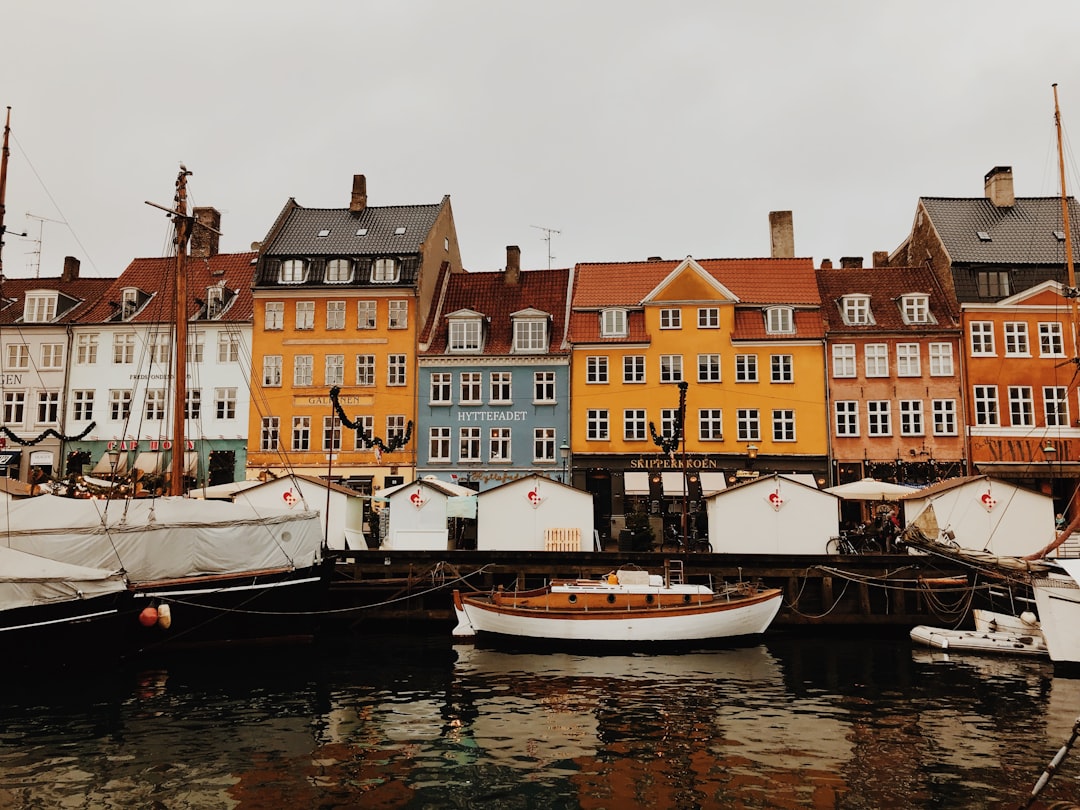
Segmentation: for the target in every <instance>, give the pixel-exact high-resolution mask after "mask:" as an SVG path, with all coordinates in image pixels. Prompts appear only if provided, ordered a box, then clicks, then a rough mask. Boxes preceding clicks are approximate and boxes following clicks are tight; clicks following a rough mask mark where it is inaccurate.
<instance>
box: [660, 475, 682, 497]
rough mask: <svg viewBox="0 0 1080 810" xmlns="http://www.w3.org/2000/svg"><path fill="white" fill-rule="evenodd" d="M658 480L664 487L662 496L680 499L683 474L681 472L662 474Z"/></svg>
mask: <svg viewBox="0 0 1080 810" xmlns="http://www.w3.org/2000/svg"><path fill="white" fill-rule="evenodd" d="M660 480H661V482H662V483H663V485H664V494H665V495H670V496H673V497H679V498H681V497H682V495H683V474H682V473H681V472H662V473H660Z"/></svg>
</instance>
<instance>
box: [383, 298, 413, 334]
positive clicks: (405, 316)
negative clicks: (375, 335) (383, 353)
mask: <svg viewBox="0 0 1080 810" xmlns="http://www.w3.org/2000/svg"><path fill="white" fill-rule="evenodd" d="M388 307H389V310H390V311H389V313H388V315H387V324H386V325H387V327H388V328H390V329H408V328H409V302H408V301H401V300H394V301H390V302H388Z"/></svg>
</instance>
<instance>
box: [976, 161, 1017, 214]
mask: <svg viewBox="0 0 1080 810" xmlns="http://www.w3.org/2000/svg"><path fill="white" fill-rule="evenodd" d="M983 188H984V189H985V191H986V198H987V199H988V200H990V202H992V203H993V204H994V205H996V206H997V207H998V208H1011V207H1012V206H1014V205H1016V194H1015V193H1014V192H1013V175H1012V166H995V167H994V168H992V169H991V170H990V171H989V172H987V173H986V177H984V178H983Z"/></svg>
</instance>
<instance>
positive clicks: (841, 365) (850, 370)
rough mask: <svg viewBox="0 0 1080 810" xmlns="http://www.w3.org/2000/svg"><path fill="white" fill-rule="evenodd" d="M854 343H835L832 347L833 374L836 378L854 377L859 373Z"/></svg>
mask: <svg viewBox="0 0 1080 810" xmlns="http://www.w3.org/2000/svg"><path fill="white" fill-rule="evenodd" d="M855 360H856V358H855V344H854V343H834V344H833V347H832V375H833V378H834V379H853V378H854V377H856V376H857V375H858V373H859V372H858V366H857V364H856V362H855Z"/></svg>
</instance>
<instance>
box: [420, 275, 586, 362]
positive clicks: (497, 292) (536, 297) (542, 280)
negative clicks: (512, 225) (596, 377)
mask: <svg viewBox="0 0 1080 810" xmlns="http://www.w3.org/2000/svg"><path fill="white" fill-rule="evenodd" d="M504 279H505V273H503V272H495V273H451V274H450V276H449V279H448V284H449V286H448V287H447V289H446V295H445V297H444V298H443V302H442V305H441V307H439V315H438V321H437V322H434V321H433V323H432V324H430V325H429V328H428V330H427V331H428V333H429V334H428V335H427V338H428V340H429V341H430V346H429V348H428V350H427V351H426V352H425V354H427V355H432V354H443V353H445V351H446V342H447V336H448V332H449V327H448V325H447V318H446V316H447V315H449V314H450V313H453V312H457V311H458V310H462V309H470V310H474V311H476V312H479V313H481V314H483V315H484V316H485V318H486V329H487V333H486V335H485V339H484V350H483V354H485V355H501V354H510V353H511V349H512V347H513V338H514V334H513V328H512V323H511V319H510V315H511V314H512V313H515V312H520V311H521V310H524V309H537V310H540V311H541V312H546V313H548V314H549V315H550V316H551V324H550V328H551V331H550V344H549V349H548V352H546V353H547V354H563V353H565V349H563V348H562V342H563V332H564V326H565V321H566V296H567V285H568V283H569V279H570V271H569V270H566V269H555V270H522V271H521V274H520V276H519V277H518V283H517V284H507V283H506V282H505V280H504ZM437 289H439V288H437Z"/></svg>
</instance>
